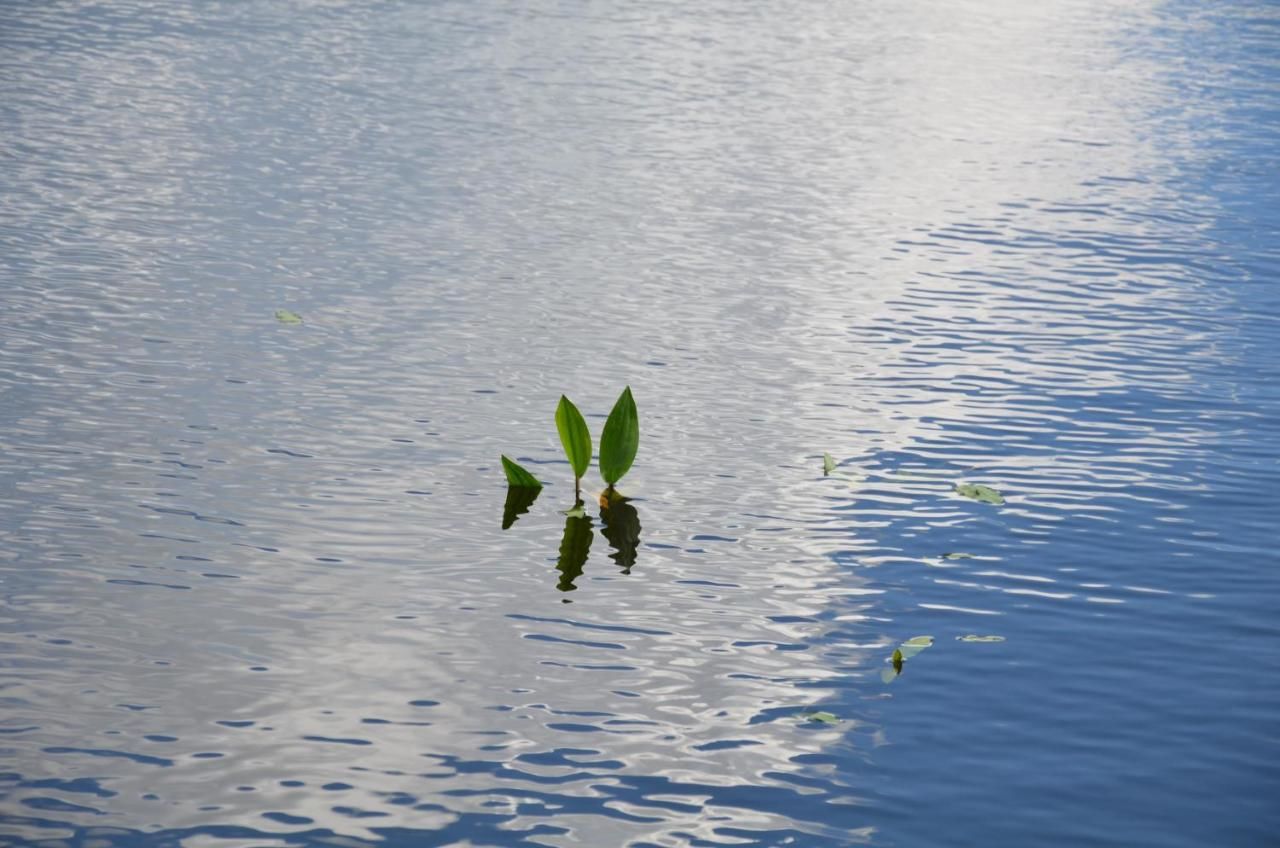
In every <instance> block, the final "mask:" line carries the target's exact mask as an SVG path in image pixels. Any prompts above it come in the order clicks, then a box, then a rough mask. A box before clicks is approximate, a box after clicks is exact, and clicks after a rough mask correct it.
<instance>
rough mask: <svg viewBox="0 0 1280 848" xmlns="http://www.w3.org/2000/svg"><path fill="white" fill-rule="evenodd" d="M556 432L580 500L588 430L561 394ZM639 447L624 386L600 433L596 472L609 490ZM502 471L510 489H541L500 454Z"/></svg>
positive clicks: (636, 416) (586, 464)
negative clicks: (598, 460)
mask: <svg viewBox="0 0 1280 848" xmlns="http://www.w3.org/2000/svg"><path fill="white" fill-rule="evenodd" d="M556 431H557V432H558V433H559V434H560V444H561V446H562V447H564V455H565V456H566V457H568V459H569V465H570V467H572V468H573V491H574V500H575V501H580V500H581V497H580V494H581V491H582V477H583V475H585V474H586V473H587V469H588V468H590V467H591V431H590V430H589V429H588V428H587V422H586V419H584V418H583V417H582V413H581V412H579V411H578V407H576V406H574V405H573V401H571V400H569V398H567V397H565V396H564V395H561V396H560V403H559V405H557V406H556ZM639 448H640V416H639V413H638V412H637V411H636V402H635V398H633V397H632V396H631V387H630V386H627V387H626V388H624V389H623V390H622V394H621V395H619V396H618V400H617V402H616V403H614V405H613V410H612V411H611V412H610V413H609V417H608V419H606V420H605V422H604V431H603V432H602V433H601V434H600V475H601V476H602V477H603V478H604V481H605V483H606V484H607V485H608V487H609V491H611V492H612V491H613V487H614V485H615V484H616V483H617V482H618V481H619V480H621V479H622V477H623V475H625V474H626V473H627V472H628V471H629V470H631V464H632V463H633V462H635V459H636V451H637V450H639ZM502 470H503V472H504V473H505V474H506V476H507V485H508V486H510V487H511V488H513V489H515V488H518V489H540V488H542V483H540V482H539V481H538V480H537V478H535V477H534V476H533V475H532V474H530V473H529V472H528V471H526V470H524V469H523V468H521V467H520V466H519V465H518V464H516V463H515V462H514V461H512V460H511V459H509V458H507V457H506V456H503V457H502Z"/></svg>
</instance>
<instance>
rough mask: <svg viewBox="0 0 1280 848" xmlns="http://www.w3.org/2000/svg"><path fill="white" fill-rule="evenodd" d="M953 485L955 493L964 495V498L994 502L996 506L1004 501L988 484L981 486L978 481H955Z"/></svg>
mask: <svg viewBox="0 0 1280 848" xmlns="http://www.w3.org/2000/svg"><path fill="white" fill-rule="evenodd" d="M953 485H954V487H955V490H956V494H958V495H964V496H965V497H966V498H972V499H973V500H975V501H981V502H982V503H989V504H995V505H996V506H999V505H1000V504H1002V503H1004V496H1003V495H1001V494H1000V493H999V492H997V491H996V490H995V489H993V488H991V487H990V486H983V485H980V484H978V483H955V484H953Z"/></svg>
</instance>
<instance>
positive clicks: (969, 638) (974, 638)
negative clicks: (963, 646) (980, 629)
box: [956, 633, 1004, 642]
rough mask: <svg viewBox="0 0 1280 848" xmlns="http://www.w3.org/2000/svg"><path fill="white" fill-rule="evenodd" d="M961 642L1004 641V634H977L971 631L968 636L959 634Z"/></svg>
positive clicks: (958, 637)
mask: <svg viewBox="0 0 1280 848" xmlns="http://www.w3.org/2000/svg"><path fill="white" fill-rule="evenodd" d="M956 638H957V639H959V640H960V641H961V642H1003V641H1004V637H1003V636H975V635H973V634H972V633H970V634H969V635H968V636H957V637H956Z"/></svg>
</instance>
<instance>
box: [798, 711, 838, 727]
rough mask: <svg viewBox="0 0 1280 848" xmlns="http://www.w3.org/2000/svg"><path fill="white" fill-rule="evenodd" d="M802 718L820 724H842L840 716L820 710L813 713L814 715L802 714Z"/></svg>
mask: <svg viewBox="0 0 1280 848" xmlns="http://www.w3.org/2000/svg"><path fill="white" fill-rule="evenodd" d="M800 716H801V718H804V719H806V720H808V721H816V722H818V723H819V724H839V723H840V718H839V716H837V715H835V714H834V713H829V712H825V711H823V710H818V711H817V712H812V713H801V714H800Z"/></svg>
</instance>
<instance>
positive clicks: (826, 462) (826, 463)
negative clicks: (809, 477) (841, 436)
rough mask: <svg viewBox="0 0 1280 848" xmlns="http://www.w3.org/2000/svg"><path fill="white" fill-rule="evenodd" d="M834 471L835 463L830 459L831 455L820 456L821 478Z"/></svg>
mask: <svg viewBox="0 0 1280 848" xmlns="http://www.w3.org/2000/svg"><path fill="white" fill-rule="evenodd" d="M835 470H836V461H835V460H834V459H832V458H831V454H829V453H824V454H823V455H822V476H823V477H826V476H827V475H828V474H830V473H831V472H832V471H835Z"/></svg>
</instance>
